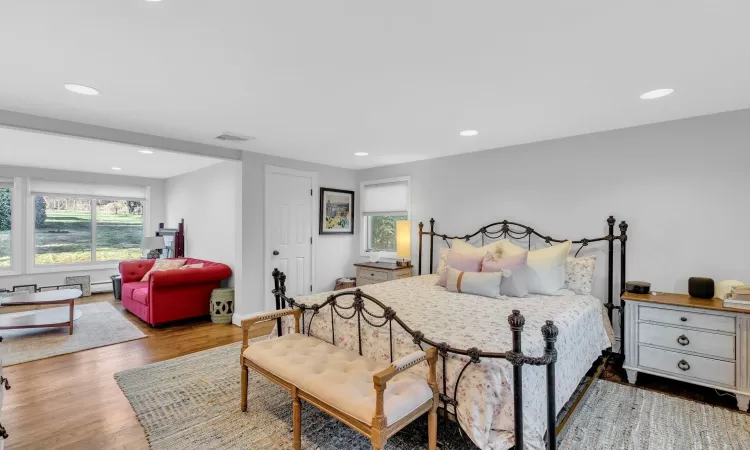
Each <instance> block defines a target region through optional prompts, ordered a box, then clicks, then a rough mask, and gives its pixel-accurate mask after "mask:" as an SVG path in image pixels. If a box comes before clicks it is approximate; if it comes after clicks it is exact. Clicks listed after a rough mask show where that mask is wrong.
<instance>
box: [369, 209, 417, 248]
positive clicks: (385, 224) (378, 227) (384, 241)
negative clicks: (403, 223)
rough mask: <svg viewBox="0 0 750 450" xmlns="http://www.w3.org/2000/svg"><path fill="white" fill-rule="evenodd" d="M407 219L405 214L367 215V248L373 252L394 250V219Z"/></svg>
mask: <svg viewBox="0 0 750 450" xmlns="http://www.w3.org/2000/svg"><path fill="white" fill-rule="evenodd" d="M407 219H408V217H407V216H369V218H368V225H369V226H368V247H369V248H368V250H369V251H375V252H395V251H396V221H397V220H407Z"/></svg>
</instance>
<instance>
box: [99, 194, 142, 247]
mask: <svg viewBox="0 0 750 450" xmlns="http://www.w3.org/2000/svg"><path fill="white" fill-rule="evenodd" d="M142 240H143V202H142V201H139V200H102V199H97V200H96V260H97V261H121V260H123V259H137V258H140V257H141V256H143V250H141V241H142Z"/></svg>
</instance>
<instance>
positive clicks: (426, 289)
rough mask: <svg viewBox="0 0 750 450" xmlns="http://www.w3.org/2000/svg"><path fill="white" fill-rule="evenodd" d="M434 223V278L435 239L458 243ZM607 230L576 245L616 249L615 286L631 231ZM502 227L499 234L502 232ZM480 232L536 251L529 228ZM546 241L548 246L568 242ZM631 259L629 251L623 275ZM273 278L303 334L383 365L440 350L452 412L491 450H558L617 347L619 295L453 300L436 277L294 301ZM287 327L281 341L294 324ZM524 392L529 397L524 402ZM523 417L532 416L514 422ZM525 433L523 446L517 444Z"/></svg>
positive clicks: (507, 226)
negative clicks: (566, 425) (565, 413)
mask: <svg viewBox="0 0 750 450" xmlns="http://www.w3.org/2000/svg"><path fill="white" fill-rule="evenodd" d="M430 223H431V230H430V231H429V232H423V229H422V226H421V224H420V254H419V267H418V269H419V272H421V268H422V261H421V259H422V258H421V253H422V252H421V248H422V245H421V243H422V239H423V238H428V239H429V241H430V252H429V255H430V263H429V264H430V265H429V267H430V270H429V271H430V272H433V257H432V255H433V254H434V253H435V250H436V249H435V247H434V241H433V240H434V238H435V237H439V238H442V239H444V240H445V242H450V241H449V240H450V239H452V238H456V237H455V236H447V235H440V234H437V233H435V232H434V221H432V220H431V222H430ZM607 223H608V225H609V230H610V234H609V235H608V236H605V237H604V238H597V239H591V240H581V241H574V242H576V243H578V244H579V245H581V248H583V247H585V246H588V245H589V244H592V243H593V242H597V241H599V240H601V241H605V242H606V243H607V244H608V247H609V252H610V258H609V261H608V262H609V265H608V274H609V276H608V282H610V283H611V282H612V279H613V277H612V272H613V264H612V259H613V258H612V254H613V248H612V247H613V244H614V241H615V240H619V241H620V242H621V244H624V242H625V238H624V236H626V234H625V232H626V230H627V225H625V227H624V229H623V226H622V224H621V226H620V231H621V233H620V236H615V235H614V230H613V225H614V219H612V218H611V217H610V219H608V222H607ZM493 225H494V226H497V227H498V231H493V228H492V227H493ZM514 225H515V226H518V227H522V228H521V230H520V232H516V231H514V230H513V229H512V228H511V227H512V226H514ZM527 232H528V234H527V235H524V233H527ZM478 233H480V234H481V235H482V236H486V235H487V234H489V236H491V237H493V238H498V237H512V238H515V239H519V238H526V237H529V247H531V244H530V242H531V240H530V236H531V235H533V234H535V233H536V232H535V231H534V230H533V229H531V228H529V227H526V226H523V225H520V224H514V223H511V222H498V223H496V224H492V225H488V226H486V227H482V228H481V229H480V231H479V232H478ZM511 233H514V234H511ZM538 236H539V237H540V238H541V239H542V240H543V241H544V242H546V243H550V242H562V241H557V240H554V239H552V238H550V237H548V236H543V235H538ZM471 237H472V236H471V235H466V236H461V237H459V239H464V238H466V240H469V239H470V238H471ZM483 240H484V239H483ZM623 247H624V245H623ZM579 251H580V249H579ZM624 255H625V253H624V250H623V251H622V252H621V258H622V261H621V263H622V267H623V268H624ZM274 278H275V283H276V289H274V294H275V295H276V296H277V301H278V307H279V308H284V307H287V306H291V307H296V308H301V309H302V310H303V318H304V320H303V332H306V333H308V334H309V335H311V336H314V337H317V338H319V339H321V340H325V341H327V342H331V343H333V344H335V345H339V346H344V347H347V348H349V349H351V350H353V351H358V352H359V353H360V354H362V355H364V356H367V357H370V358H377V359H381V360H388V359H390V360H393V359H396V358H399V357H401V356H403V355H406V354H408V353H410V352H412V351H414V350H416V349H418V347H422V348H425V347H426V346H435V347H437V348H438V350H439V353H440V356H441V357H442V358H441V365H442V368H441V370H439V372H440V373H439V375H440V380H439V381H440V383H439V384H440V385H441V387H442V388H441V402H442V405H443V410H444V413H445V414H446V415H448V414H450V415H451V417H453V418H455V420H456V421H457V422H458V424H459V425H460V426H461V428H462V429H463V430H464V431H465V432H466V434H467V435H468V437H469V438H470V439H471V440H472V441H473V442H474V443H475V444H476V445H477V446H478V447H480V448H485V449H507V448H510V447H512V446H514V445H515V444H519V443H520V444H521V445H520V447H522V448H529V449H541V448H544V447H545V438H546V441H547V442H546V445H547V447H548V448H556V439H554V437H555V431H554V430H555V416H556V414H557V412H559V410H560V408H561V407H562V405H564V404H565V403H566V401H567V400H568V399H569V398H570V397H571V395H572V394H573V393H574V392H575V390H576V388H577V387H578V385H579V383H580V381H581V378H582V377H583V376H584V375H585V374H586V372H587V371H588V370H589V369H590V368H591V366H592V363H593V362H594V361H595V360H597V358H599V357H600V356H601V355H602V351H606V350H607V349H610V348H611V347H612V344H613V333H612V328H611V325H610V323H611V315H612V311H613V310H616V309H617V308H618V307H617V306H614V305H613V302H612V298H611V294H610V298H609V299H608V301H607V303H605V304H603V303H602V301H600V300H599V299H597V298H595V297H594V296H592V295H580V294H574V293H573V292H571V291H565V290H562V291H560V292H558V293H556V295H555V296H545V295H530V296H528V297H524V298H514V297H499V298H488V297H481V296H476V295H471V294H466V293H454V292H449V291H447V290H446V289H445V288H443V287H439V286H437V285H435V281H436V278H437V275H433V274H426V275H420V276H416V277H412V278H406V279H401V280H395V281H390V282H384V283H380V284H373V285H367V286H364V287H362V288H360V289H348V290H345V291H337V292H336V293H331V292H328V293H321V294H316V295H310V296H305V297H298V298H296V299H290V298H287V297H286V296H285V295H284V293H285V287H284V278H285V277H284V276H283V274H281V273H280V272H278V271H274ZM622 279H623V280H624V275H622ZM608 292H611V286H610V289H608ZM279 325H280V326H279V327H278V330H279V333H281V332H282V331H281V330H282V329H285V328H286V326H281V323H280V324H279ZM524 328H525V329H526V332H523V333H522V330H523V329H524ZM538 330H542V333H539V331H538ZM527 355H543V356H538V357H534V356H527ZM524 366H526V367H524ZM522 368H523V371H522V370H521V369H522ZM519 387H520V389H518V388H519ZM519 391H520V393H521V395H515V394H516V393H518V392H519ZM517 410H522V411H523V413H522V414H521V415H520V416H519V415H516V414H514V411H517ZM520 430H523V431H522V432H520ZM519 433H520V434H521V435H522V436H521V439H518V438H516V436H517V435H518V434H519ZM550 436H551V437H552V439H550Z"/></svg>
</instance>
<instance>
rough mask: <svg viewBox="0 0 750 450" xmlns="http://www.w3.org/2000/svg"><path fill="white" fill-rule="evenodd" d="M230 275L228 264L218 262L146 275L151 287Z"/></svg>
mask: <svg viewBox="0 0 750 450" xmlns="http://www.w3.org/2000/svg"><path fill="white" fill-rule="evenodd" d="M230 276H232V269H230V268H229V266H227V265H224V264H220V265H216V266H209V267H203V268H198V269H175V270H164V271H159V272H152V273H151V275H150V276H149V277H148V279H149V284H150V287H151V288H160V287H166V286H184V285H190V284H200V283H210V282H219V281H222V280H226V279H227V278H229V277H230Z"/></svg>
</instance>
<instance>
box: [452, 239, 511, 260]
mask: <svg viewBox="0 0 750 450" xmlns="http://www.w3.org/2000/svg"><path fill="white" fill-rule="evenodd" d="M500 242H501V241H497V242H491V243H489V244H487V245H485V246H482V247H475V246H474V245H471V244H469V243H468V242H466V241H464V240H463V239H453V240H452V241H451V250H453V251H456V252H458V253H464V254H468V255H477V256H480V257H482V258H484V255H485V253H487V252H490V253H492V256H495V257H500V254H501V252H500Z"/></svg>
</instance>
